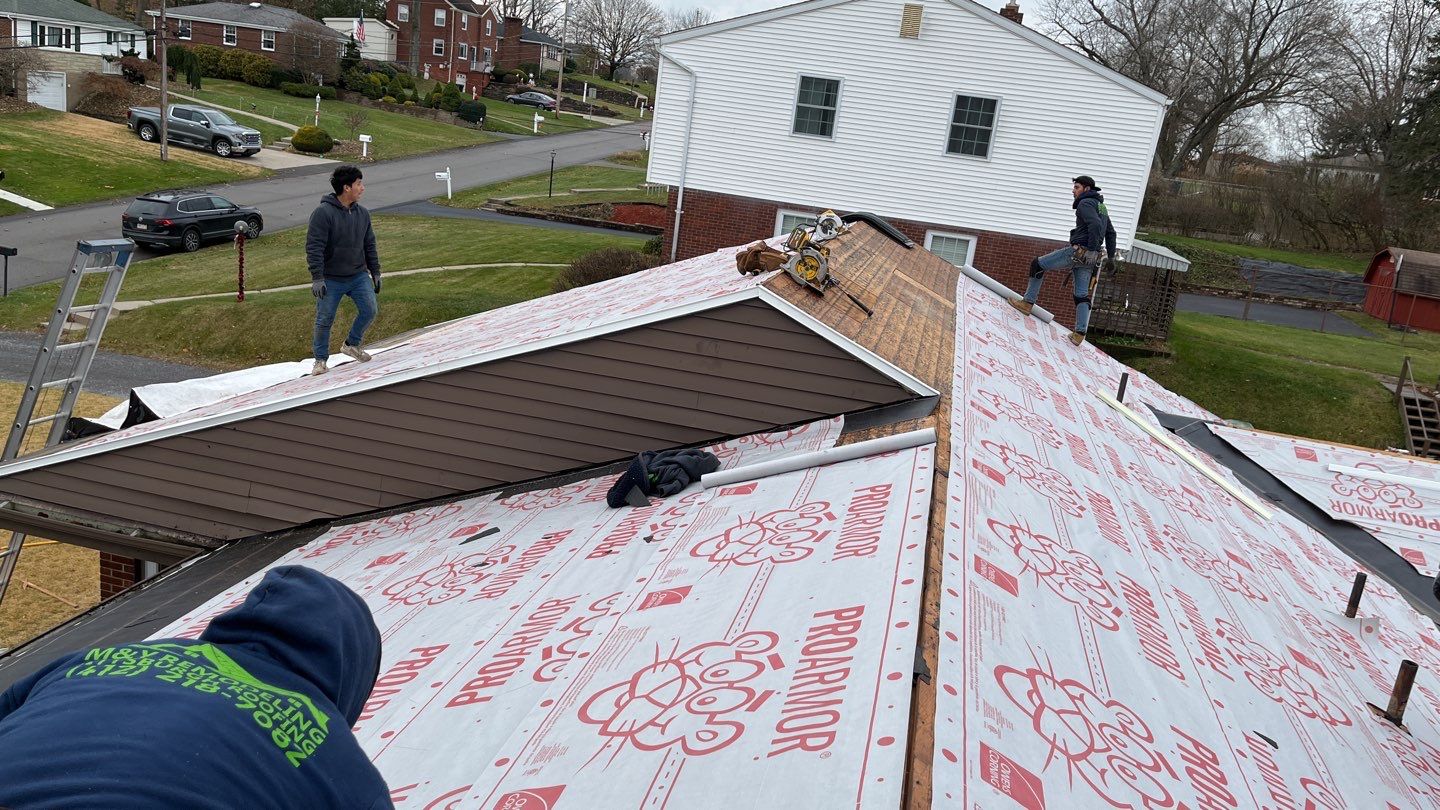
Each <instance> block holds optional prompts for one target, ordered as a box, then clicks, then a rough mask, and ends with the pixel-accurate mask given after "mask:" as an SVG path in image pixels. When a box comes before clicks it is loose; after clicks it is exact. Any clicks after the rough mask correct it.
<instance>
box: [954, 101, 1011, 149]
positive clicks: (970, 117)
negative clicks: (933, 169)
mask: <svg viewBox="0 0 1440 810" xmlns="http://www.w3.org/2000/svg"><path fill="white" fill-rule="evenodd" d="M998 107H999V102H997V101H996V100H995V99H993V98H982V97H980V96H956V97H955V108H954V109H953V110H951V112H950V134H949V137H948V138H947V139H946V141H945V152H946V154H950V155H966V156H968V157H979V158H988V157H990V147H991V146H992V145H993V144H994V141H995V113H996V110H997V108H998Z"/></svg>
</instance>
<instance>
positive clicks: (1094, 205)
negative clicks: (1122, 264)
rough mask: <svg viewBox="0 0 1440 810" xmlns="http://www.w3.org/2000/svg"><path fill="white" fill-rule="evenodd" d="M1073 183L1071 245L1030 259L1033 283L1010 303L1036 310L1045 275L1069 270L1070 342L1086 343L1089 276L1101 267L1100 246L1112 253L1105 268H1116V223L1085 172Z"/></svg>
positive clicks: (1088, 320) (1017, 307)
mask: <svg viewBox="0 0 1440 810" xmlns="http://www.w3.org/2000/svg"><path fill="white" fill-rule="evenodd" d="M1070 183H1071V185H1070V191H1071V194H1072V195H1073V196H1074V198H1075V201H1074V202H1073V203H1071V204H1070V207H1071V208H1074V209H1075V227H1074V228H1072V229H1070V244H1069V245H1067V246H1065V247H1063V248H1060V249H1059V250H1055V251H1051V252H1049V253H1046V254H1045V255H1044V256H1041V257H1039V258H1036V259H1032V260H1031V261H1030V284H1029V286H1028V287H1026V289H1025V295H1024V297H1022V298H1012V299H1010V305H1011V306H1013V307H1015V308H1016V309H1018V310H1020V311H1021V312H1023V313H1025V314H1026V315H1029V314H1030V312H1031V310H1033V309H1035V302H1036V301H1038V300H1040V285H1041V284H1043V283H1044V282H1045V274H1046V273H1047V272H1050V271H1054V270H1068V271H1069V272H1070V276H1071V278H1073V279H1074V282H1075V329H1074V331H1072V332H1071V333H1070V342H1071V343H1074V344H1075V345H1076V346H1079V345H1080V344H1081V343H1084V342H1085V330H1086V329H1088V328H1089V326H1090V293H1091V292H1092V291H1093V289H1094V288H1093V287H1092V286H1091V284H1090V279H1091V278H1092V277H1093V275H1094V274H1095V273H1097V272H1099V271H1100V269H1101V267H1100V259H1101V256H1102V254H1101V252H1100V251H1101V248H1104V249H1105V250H1107V251H1108V252H1109V254H1110V258H1109V259H1106V260H1105V264H1106V268H1107V269H1110V270H1112V271H1113V270H1114V267H1115V226H1114V225H1111V224H1110V212H1109V210H1107V209H1106V208H1105V198H1104V197H1102V196H1101V195H1100V187H1099V186H1097V185H1095V180H1094V179H1092V178H1091V177H1090V176H1089V175H1084V174H1082V175H1080V176H1079V177H1076V178H1075V179H1074V180H1071V181H1070Z"/></svg>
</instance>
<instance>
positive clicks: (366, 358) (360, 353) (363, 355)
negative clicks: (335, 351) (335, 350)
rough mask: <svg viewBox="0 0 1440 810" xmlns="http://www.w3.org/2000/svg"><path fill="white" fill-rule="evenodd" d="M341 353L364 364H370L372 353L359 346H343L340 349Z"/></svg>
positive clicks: (347, 344)
mask: <svg viewBox="0 0 1440 810" xmlns="http://www.w3.org/2000/svg"><path fill="white" fill-rule="evenodd" d="M340 353H341V354H343V355H345V356H346V357H353V358H354V359H356V360H359V361H360V362H362V363H368V362H370V353H369V352H367V351H365V350H364V349H362V348H360V347H359V346H351V345H350V344H349V343H346V344H343V345H341V347H340Z"/></svg>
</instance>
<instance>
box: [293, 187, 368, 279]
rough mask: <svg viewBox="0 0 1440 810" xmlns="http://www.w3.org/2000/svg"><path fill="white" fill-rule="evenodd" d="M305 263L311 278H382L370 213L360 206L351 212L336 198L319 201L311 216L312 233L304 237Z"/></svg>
mask: <svg viewBox="0 0 1440 810" xmlns="http://www.w3.org/2000/svg"><path fill="white" fill-rule="evenodd" d="M305 261H306V263H307V264H308V265H309V266H310V278H312V279H314V280H317V281H318V280H320V278H322V277H324V278H352V277H353V276H355V275H357V274H359V273H365V272H369V273H370V275H371V276H372V277H374V278H379V277H380V255H379V254H378V253H376V252H375V229H374V228H372V227H370V212H369V211H367V210H366V209H365V208H364V207H363V206H361V205H360V203H352V204H351V205H350V207H349V208H346V207H345V206H343V205H341V204H340V200H339V199H337V198H336V196H335V195H334V194H326V195H325V196H324V197H321V198H320V205H318V206H316V208H315V212H314V213H312V214H311V215H310V230H309V232H308V233H307V234H306V236H305Z"/></svg>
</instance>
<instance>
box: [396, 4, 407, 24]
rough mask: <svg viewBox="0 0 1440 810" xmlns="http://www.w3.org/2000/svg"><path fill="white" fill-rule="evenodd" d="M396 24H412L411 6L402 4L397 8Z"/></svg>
mask: <svg viewBox="0 0 1440 810" xmlns="http://www.w3.org/2000/svg"><path fill="white" fill-rule="evenodd" d="M395 21H396V22H410V4H409V3H401V4H399V5H397V6H396V7H395Z"/></svg>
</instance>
